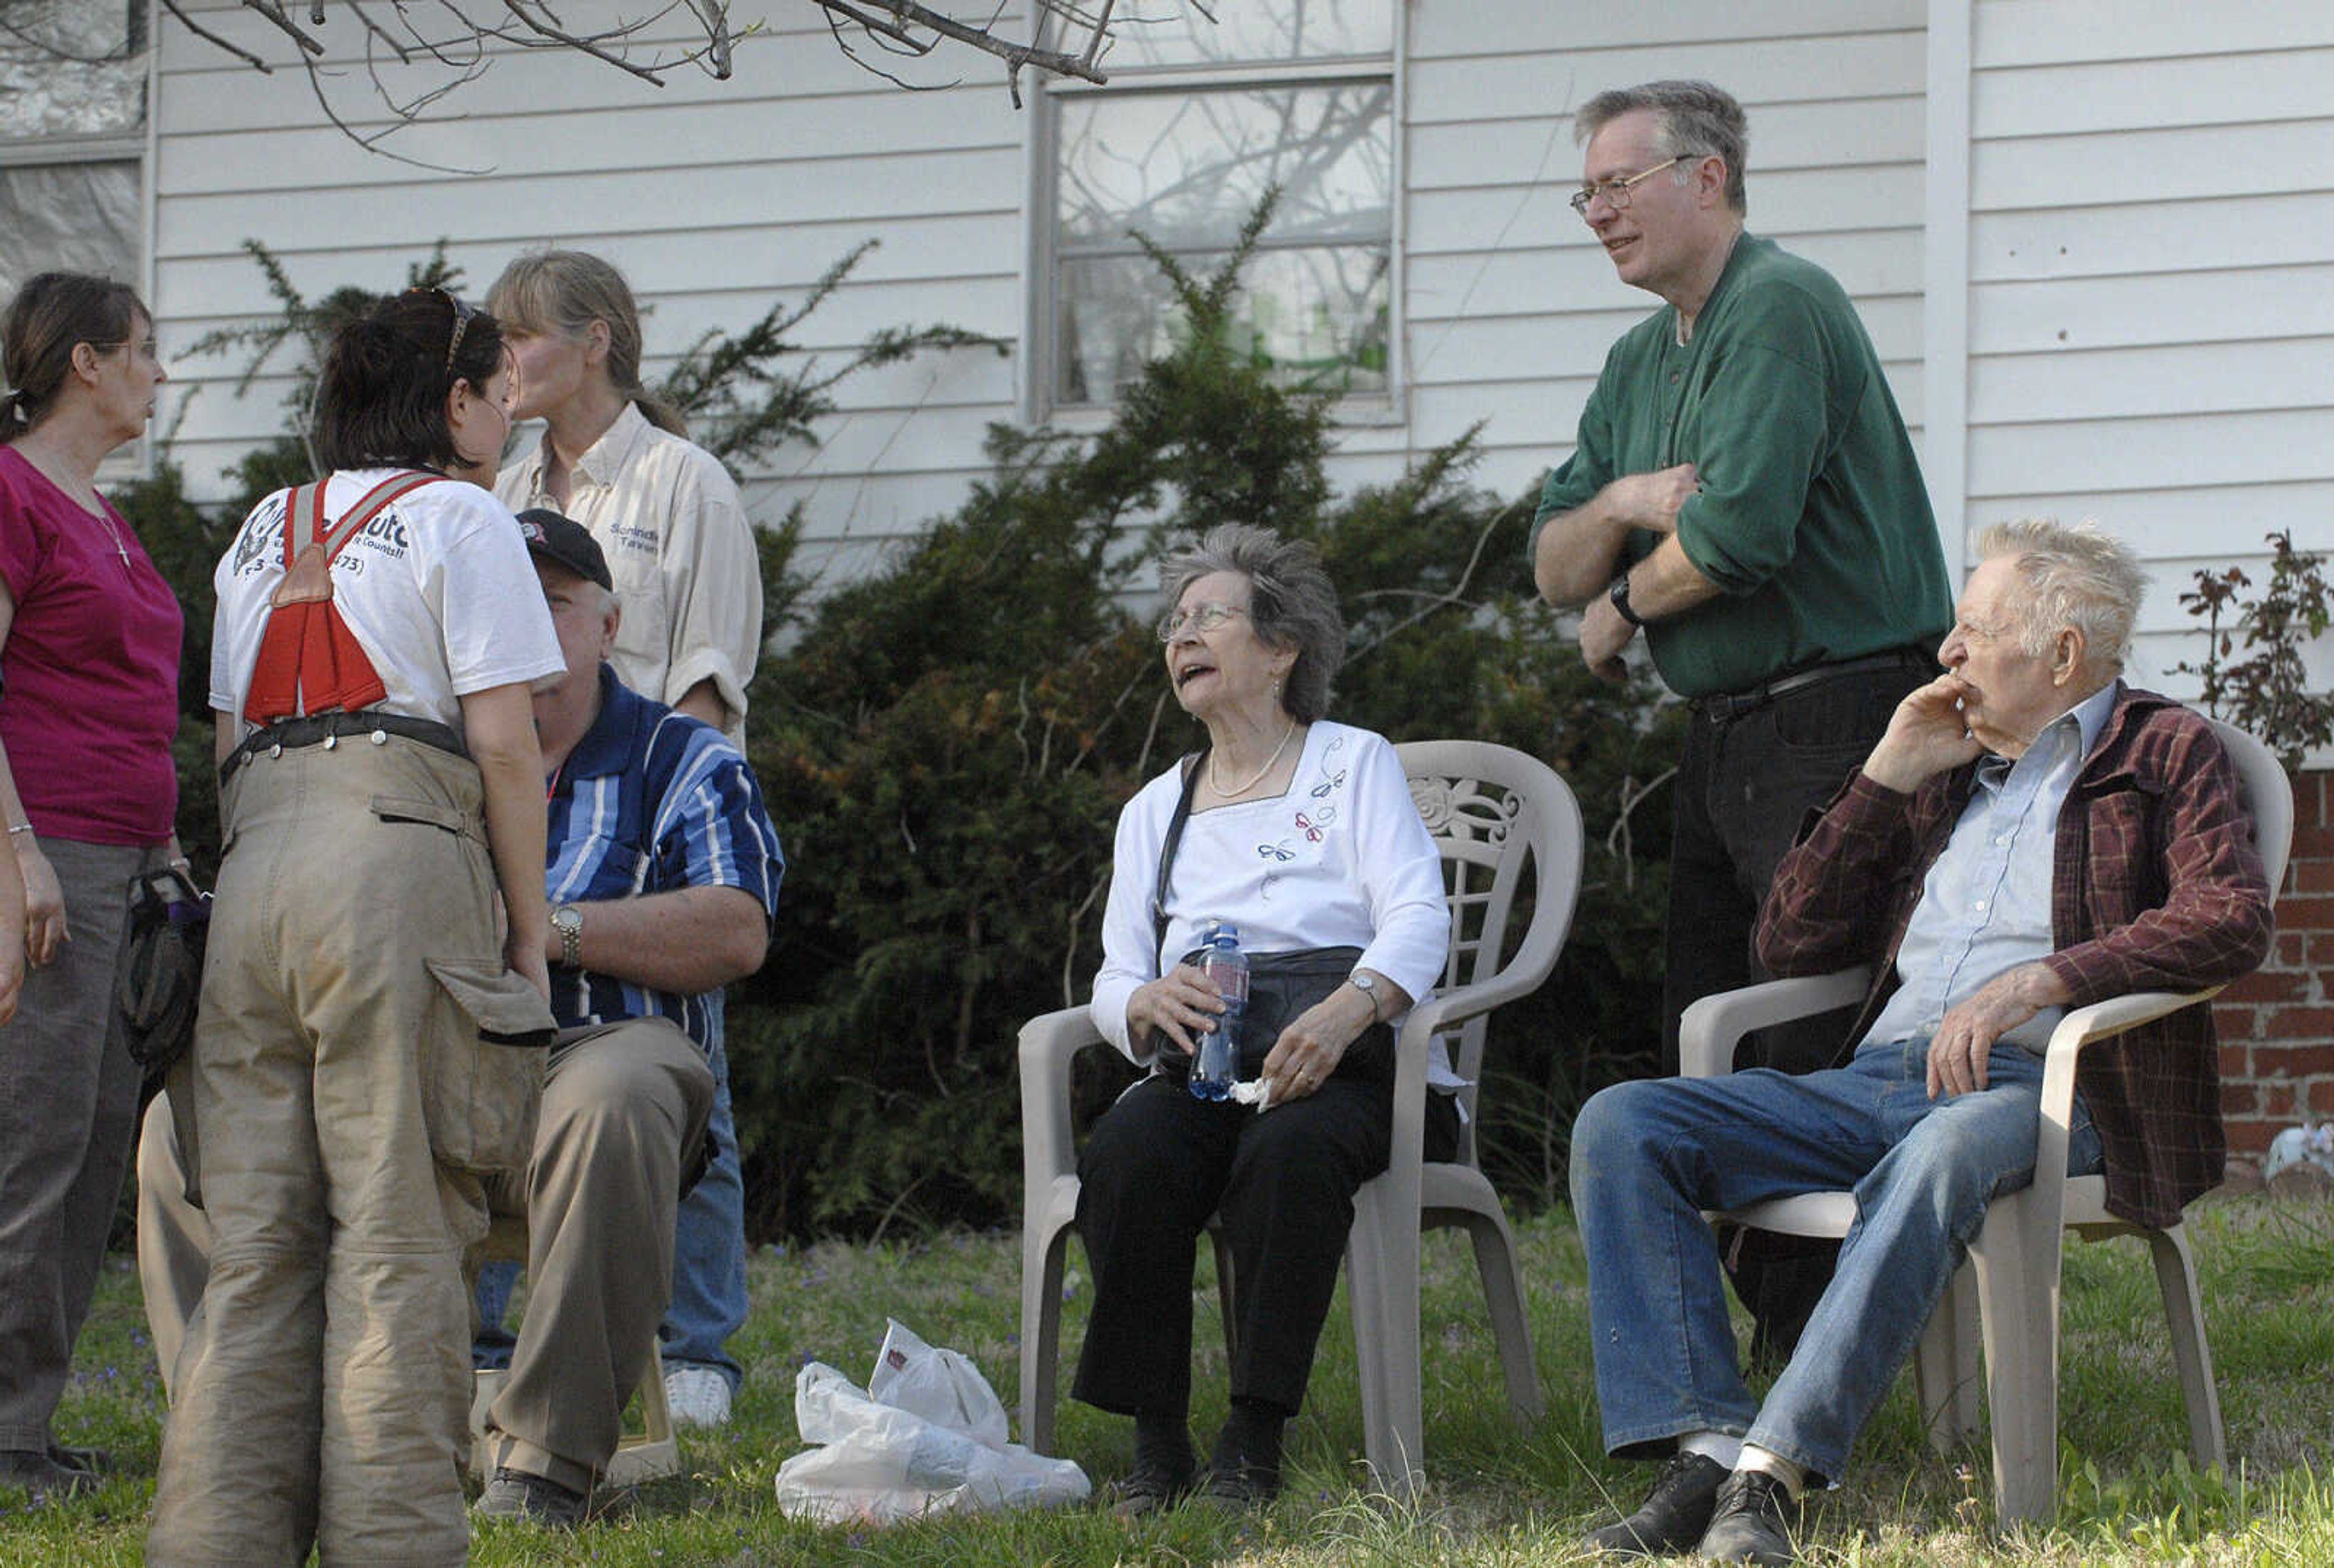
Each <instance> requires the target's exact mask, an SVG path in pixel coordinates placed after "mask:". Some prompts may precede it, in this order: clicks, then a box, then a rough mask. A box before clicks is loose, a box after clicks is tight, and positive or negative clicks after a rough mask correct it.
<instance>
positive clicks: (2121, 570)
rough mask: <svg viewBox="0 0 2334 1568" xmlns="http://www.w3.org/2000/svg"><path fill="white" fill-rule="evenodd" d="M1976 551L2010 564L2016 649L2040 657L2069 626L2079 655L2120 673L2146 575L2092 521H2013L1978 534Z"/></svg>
mask: <svg viewBox="0 0 2334 1568" xmlns="http://www.w3.org/2000/svg"><path fill="white" fill-rule="evenodd" d="M1977 553H1978V558H1979V559H1980V560H1982V561H1999V560H2002V559H2004V558H2007V559H2009V560H2011V561H2012V562H2014V563H2016V564H2015V570H2016V571H2017V573H2018V581H2019V585H2020V588H2021V590H2022V592H2020V593H2019V594H2018V596H2017V602H2016V606H2015V609H2014V611H2013V613H2014V614H2015V615H2016V616H2017V619H2018V626H2017V637H2018V646H2019V648H2020V649H2021V650H2022V651H2024V652H2025V653H2027V654H2029V655H2030V656H2032V657H2034V658H2037V659H2040V658H2041V657H2043V656H2044V655H2046V654H2048V653H2049V651H2050V640H2051V639H2052V638H2054V637H2056V636H2058V634H2059V631H2060V630H2063V629H2064V628H2067V627H2070V626H2071V627H2073V628H2075V629H2076V630H2078V631H2080V632H2081V633H2082V634H2083V648H2084V654H2085V656H2086V657H2087V658H2089V659H2097V660H2098V661H2100V662H2102V663H2106V664H2112V665H2114V666H2115V667H2116V668H2117V669H2122V668H2123V664H2124V660H2125V659H2127V658H2129V657H2130V654H2131V629H2132V623H2133V622H2134V621H2136V620H2138V619H2139V601H2140V600H2141V599H2142V598H2144V597H2145V596H2146V592H2147V573H2146V571H2144V570H2143V569H2142V568H2141V566H2140V564H2139V557H2138V556H2137V555H2136V554H2134V553H2133V552H2132V549H2131V547H2130V546H2129V545H2127V544H2124V543H2123V542H2122V541H2121V540H2119V539H2117V538H2115V537H2113V536H2112V535H2110V534H2108V533H2107V530H2106V529H2104V528H2101V527H2100V526H2099V525H2098V524H2097V523H2093V522H2088V521H2086V522H2082V523H2075V524H2065V523H2060V522H2059V520H2058V519H2057V518H2055V517H2021V518H2020V519H2018V520H2017V521H2016V522H2011V523H1997V524H1994V525H1993V526H1992V527H1991V528H1988V529H1987V530H1986V531H1985V532H1984V533H1982V534H1979V535H1978V541H1977Z"/></svg>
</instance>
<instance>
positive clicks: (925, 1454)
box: [777, 1323, 1093, 1525]
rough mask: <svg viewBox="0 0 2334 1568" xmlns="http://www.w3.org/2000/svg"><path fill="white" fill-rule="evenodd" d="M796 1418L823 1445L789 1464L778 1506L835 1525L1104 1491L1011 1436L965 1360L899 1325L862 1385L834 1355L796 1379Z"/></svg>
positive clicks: (1075, 1498)
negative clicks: (835, 1363)
mask: <svg viewBox="0 0 2334 1568" xmlns="http://www.w3.org/2000/svg"><path fill="white" fill-rule="evenodd" d="M795 1420H796V1424H797V1425H798V1426H799V1427H800V1428H801V1429H802V1438H803V1441H804V1442H805V1443H812V1444H815V1445H818V1446H817V1447H815V1448H807V1449H805V1450H804V1451H803V1452H802V1453H799V1454H796V1455H795V1456H794V1457H792V1458H790V1459H788V1460H786V1462H785V1463H784V1464H782V1465H780V1466H779V1467H778V1483H777V1486H778V1511H779V1512H780V1513H783V1514H785V1515H787V1516H788V1517H790V1518H811V1519H817V1520H821V1521H823V1522H825V1523H826V1524H830V1525H839V1524H845V1523H850V1522H854V1521H863V1522H865V1523H869V1524H877V1525H883V1524H889V1523H891V1522H892V1520H895V1519H912V1518H918V1517H921V1516H922V1515H927V1514H952V1513H963V1512H969V1511H971V1510H973V1509H977V1508H1025V1507H1049V1506H1056V1505H1061V1504H1065V1503H1080V1502H1084V1501H1085V1498H1086V1497H1087V1496H1088V1495H1089V1494H1090V1493H1091V1492H1092V1491H1093V1486H1092V1485H1091V1484H1090V1483H1089V1482H1088V1481H1087V1480H1086V1476H1085V1471H1084V1470H1081V1469H1079V1468H1078V1467H1077V1466H1076V1465H1075V1463H1073V1462H1072V1461H1070V1460H1068V1459H1048V1458H1045V1457H1041V1456H1039V1455H1037V1454H1033V1453H1031V1452H1030V1451H1029V1450H1028V1449H1027V1448H1023V1447H1021V1446H1020V1445H1019V1444H1018V1443H1008V1442H1007V1441H1006V1440H1005V1438H1006V1432H1007V1425H1006V1419H1005V1407H1004V1406H1003V1405H1002V1404H1001V1403H999V1402H998V1398H997V1392H996V1390H993V1389H991V1388H990V1387H989V1380H987V1379H985V1378H983V1377H982V1376H981V1375H980V1370H979V1368H978V1367H975V1366H974V1365H973V1364H972V1362H971V1361H969V1360H968V1359H967V1358H966V1357H964V1356H961V1355H960V1354H958V1353H957V1352H954V1351H947V1350H934V1349H933V1348H932V1347H931V1346H930V1345H928V1344H926V1343H925V1342H923V1341H922V1340H921V1339H919V1338H917V1337H916V1335H915V1334H913V1333H912V1332H910V1331H909V1330H908V1329H907V1328H905V1327H903V1326H902V1324H900V1323H892V1324H891V1325H890V1329H889V1332H886V1333H885V1335H884V1337H883V1349H882V1352H881V1353H879V1354H878V1355H877V1357H876V1364H875V1373H874V1376H873V1378H871V1379H870V1380H869V1381H868V1388H867V1390H864V1391H863V1390H860V1389H859V1388H858V1387H857V1386H855V1385H854V1383H853V1382H852V1381H851V1380H850V1379H849V1378H847V1377H845V1376H844V1374H843V1373H841V1372H839V1371H835V1370H834V1368H833V1367H830V1366H827V1365H825V1363H824V1362H820V1361H813V1362H812V1363H810V1364H809V1365H808V1366H806V1367H805V1368H803V1370H802V1371H801V1372H800V1373H799V1374H797V1375H796V1379H795Z"/></svg>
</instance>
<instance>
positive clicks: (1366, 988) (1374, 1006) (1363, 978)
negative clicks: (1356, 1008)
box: [1345, 969, 1383, 1024]
mask: <svg viewBox="0 0 2334 1568" xmlns="http://www.w3.org/2000/svg"><path fill="white" fill-rule="evenodd" d="M1345 984H1347V985H1348V986H1352V987H1353V988H1354V989H1355V990H1356V991H1359V992H1360V993H1361V994H1362V995H1363V996H1366V997H1368V998H1369V999H1370V1022H1371V1023H1373V1024H1374V1023H1376V1022H1377V1021H1378V1019H1379V1017H1380V1016H1381V1015H1382V1011H1383V1010H1382V1009H1381V1008H1380V1007H1379V1006H1378V979H1377V976H1374V975H1365V974H1363V973H1362V972H1361V971H1360V970H1359V969H1356V970H1355V971H1354V972H1353V973H1352V974H1350V975H1348V976H1345Z"/></svg>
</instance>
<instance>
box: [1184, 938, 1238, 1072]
mask: <svg viewBox="0 0 2334 1568" xmlns="http://www.w3.org/2000/svg"><path fill="white" fill-rule="evenodd" d="M1200 973H1201V975H1204V976H1207V979H1208V983H1209V984H1210V985H1211V986H1214V987H1215V988H1216V994H1217V995H1218V996H1221V997H1222V998H1223V999H1224V1010H1223V1011H1222V1012H1221V1013H1220V1014H1219V1015H1217V1017H1216V1024H1215V1027H1214V1028H1212V1029H1210V1030H1209V1031H1208V1032H1207V1033H1206V1034H1202V1035H1201V1036H1200V1049H1199V1053H1198V1054H1197V1055H1196V1056H1195V1057H1194V1058H1193V1060H1192V1063H1191V1092H1192V1093H1193V1094H1195V1095H1197V1096H1198V1097H1199V1098H1201V1100H1223V1099H1227V1098H1229V1097H1230V1094H1231V1092H1232V1081H1233V1080H1234V1079H1236V1078H1238V1077H1239V1034H1240V1019H1241V1017H1242V1016H1243V1015H1245V1014H1246V1013H1247V1012H1248V955H1247V954H1246V953H1243V952H1241V951H1240V950H1239V928H1238V927H1236V926H1230V925H1226V924H1225V923H1224V922H1223V921H1221V920H1219V921H1217V922H1216V924H1215V928H1214V929H1212V930H1210V932H1209V933H1208V943H1207V947H1206V948H1204V949H1203V950H1202V951H1201V955H1200Z"/></svg>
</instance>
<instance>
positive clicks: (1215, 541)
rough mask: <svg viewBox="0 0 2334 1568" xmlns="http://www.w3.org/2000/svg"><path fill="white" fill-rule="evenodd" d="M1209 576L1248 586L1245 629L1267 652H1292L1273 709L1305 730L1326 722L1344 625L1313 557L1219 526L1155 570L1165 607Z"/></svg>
mask: <svg viewBox="0 0 2334 1568" xmlns="http://www.w3.org/2000/svg"><path fill="white" fill-rule="evenodd" d="M1212 572H1239V574H1240V575H1241V576H1242V577H1245V578H1247V579H1248V583H1249V605H1248V621H1249V628H1250V630H1253V631H1254V632H1255V633H1256V635H1257V637H1258V638H1259V640H1261V641H1263V642H1264V644H1265V645H1266V646H1267V647H1269V648H1273V649H1288V648H1293V649H1296V650H1297V662H1296V663H1294V664H1292V665H1290V666H1289V667H1288V676H1287V677H1286V678H1284V679H1283V681H1282V682H1281V691H1280V706H1281V707H1284V708H1285V709H1287V710H1288V716H1289V717H1291V718H1295V719H1297V720H1299V721H1301V722H1303V723H1306V724H1311V723H1312V722H1313V721H1314V720H1316V719H1317V718H1322V717H1326V715H1327V714H1328V711H1329V685H1330V682H1331V681H1332V680H1334V679H1335V678H1336V674H1337V666H1338V665H1340V664H1342V663H1344V662H1345V617H1344V616H1343V615H1341V614H1339V613H1338V611H1337V591H1336V588H1335V587H1333V586H1331V584H1330V582H1329V574H1328V572H1325V571H1323V570H1322V567H1321V553H1320V552H1319V551H1318V550H1316V549H1315V548H1314V547H1313V546H1312V545H1311V544H1307V542H1305V541H1304V540H1301V539H1295V540H1290V539H1283V538H1281V536H1280V535H1279V534H1275V533H1274V532H1272V530H1270V529H1269V528H1258V527H1254V526H1252V525H1250V524H1246V523H1220V524H1217V525H1216V526H1215V527H1213V528H1210V529H1209V530H1208V532H1207V534H1206V535H1205V536H1204V537H1203V538H1201V541H1200V542H1199V543H1198V544H1195V545H1192V546H1191V547H1190V548H1189V549H1185V550H1179V551H1177V552H1176V553H1174V554H1172V555H1170V556H1169V557H1167V559H1166V561H1165V562H1164V563H1162V565H1161V567H1160V582H1161V586H1162V587H1163V588H1164V589H1165V590H1166V591H1167V602H1168V603H1169V604H1171V605H1172V604H1178V603H1181V601H1182V598H1183V593H1184V591H1185V590H1187V589H1189V588H1190V587H1191V584H1192V583H1194V582H1198V581H1199V580H1200V579H1201V578H1202V577H1206V576H1208V575H1210V573H1212Z"/></svg>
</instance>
